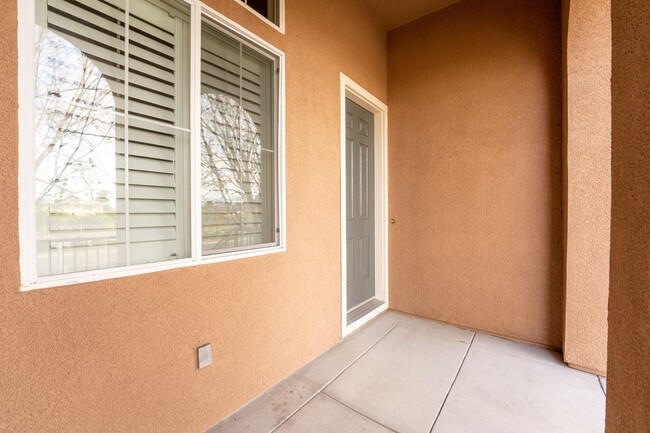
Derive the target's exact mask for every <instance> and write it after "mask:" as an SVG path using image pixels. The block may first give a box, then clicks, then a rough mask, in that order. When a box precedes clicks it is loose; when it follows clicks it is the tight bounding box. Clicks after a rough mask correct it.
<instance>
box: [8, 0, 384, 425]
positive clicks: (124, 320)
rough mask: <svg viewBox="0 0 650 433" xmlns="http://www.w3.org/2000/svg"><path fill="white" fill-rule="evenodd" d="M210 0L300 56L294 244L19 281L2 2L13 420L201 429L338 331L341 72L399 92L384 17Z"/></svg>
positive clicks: (291, 224)
mask: <svg viewBox="0 0 650 433" xmlns="http://www.w3.org/2000/svg"><path fill="white" fill-rule="evenodd" d="M21 1H23V0H21ZM208 3H209V4H210V5H212V6H213V7H215V8H216V9H217V10H219V11H222V12H223V13H224V14H226V15H227V16H229V17H231V18H233V19H235V20H236V21H238V22H240V23H242V24H243V25H245V26H246V27H248V28H250V29H251V30H253V31H255V32H256V33H258V34H259V35H260V36H262V37H263V38H265V39H267V40H268V41H270V42H271V43H273V44H274V45H276V46H277V47H279V48H280V49H283V50H284V51H285V53H286V56H287V104H286V105H287V130H288V132H287V215H288V233H287V236H288V240H287V246H288V251H287V253H286V254H280V255H273V256H265V257H260V258H253V259H246V260H242V261H235V262H230V263H225V264H218V265H209V266H201V267H196V268H188V269H180V270H174V271H168V272H161V273H155V274H150V275H146V276H141V277H134V278H125V279H120V280H114V281H105V282H100V283H94V284H85V285H80V286H74V287H61V288H57V289H48V290H43V291H35V292H30V293H19V292H18V290H19V284H20V280H19V278H20V277H19V264H18V252H19V245H18V207H17V205H18V199H17V196H18V183H17V182H18V177H17V175H18V139H17V127H18V117H17V107H18V105H17V104H18V101H17V45H16V44H17V40H16V32H17V30H16V25H17V22H16V16H17V2H16V1H5V2H3V13H2V14H1V16H0V24H1V25H0V32H2V44H0V76H2V77H3V78H2V80H0V100H1V101H2V103H1V104H0V112H1V117H0V129H1V130H2V134H0V191H2V193H1V194H2V212H0V227H2V231H1V232H0V242H1V243H2V246H3V247H2V248H1V249H0V348H1V349H0V431H3V432H5V431H6V432H90V431H93V432H104V431H105V432H147V433H149V432H154V431H155V432H170V433H178V432H196V433H201V432H203V431H205V430H206V429H207V428H209V427H210V426H212V425H213V424H215V423H216V422H218V421H219V420H220V419H222V418H223V417H225V416H226V415H228V414H229V413H230V412H232V411H233V410H235V409H237V408H238V407H240V406H241V405H242V404H244V403H246V402H247V401H248V400H250V399H251V398H253V397H255V396H256V395H258V394H259V393H260V392H262V391H264V390H265V389H266V388H268V387H270V386H271V385H273V384H274V383H276V382H277V381H279V380H280V379H282V378H283V377H285V376H286V375H288V374H290V373H291V372H292V371H294V370H295V369H296V368H298V367H299V366H301V365H302V364H304V363H306V362H307V361H309V360H310V359H312V358H314V357H315V356H316V355H318V354H319V353H321V352H323V351H324V350H326V349H328V348H329V347H330V346H332V345H333V344H334V343H336V342H337V341H338V339H339V336H340V331H341V330H340V323H341V319H340V316H341V311H340V308H341V305H340V300H341V293H340V278H341V273H340V268H341V263H340V150H339V149H340V145H339V143H340V133H339V131H340V128H339V119H340V114H339V111H340V108H339V107H340V101H339V97H340V93H339V72H340V71H343V72H344V73H345V74H347V75H348V76H350V77H351V78H353V79H354V80H356V81H357V82H359V83H360V84H362V85H363V86H365V87H366V88H367V89H368V90H370V91H371V92H373V93H374V94H375V95H376V96H377V97H379V98H380V99H382V100H384V101H385V100H386V92H387V90H386V42H385V41H386V35H385V32H384V31H383V30H381V28H380V26H379V25H377V24H376V23H374V22H373V21H371V20H370V19H369V18H366V17H367V14H366V13H365V12H364V10H363V8H362V7H361V6H358V3H357V2H351V1H347V0H334V1H330V2H321V1H317V0H287V1H286V7H287V12H286V20H287V33H286V36H283V35H281V34H280V33H279V32H277V31H275V30H273V29H272V28H270V27H269V26H267V25H265V24H263V23H262V21H260V20H259V19H258V18H256V17H254V16H253V15H251V14H250V13H249V12H247V11H246V10H245V9H244V8H242V7H241V6H239V5H237V4H236V2H235V1H234V0H211V1H208ZM25 103H29V102H28V101H25ZM206 342H211V343H212V344H213V349H214V352H215V360H214V364H213V365H212V366H211V367H210V368H208V369H206V370H202V371H198V370H197V369H196V354H195V348H196V347H197V346H198V345H200V344H201V343H206Z"/></svg>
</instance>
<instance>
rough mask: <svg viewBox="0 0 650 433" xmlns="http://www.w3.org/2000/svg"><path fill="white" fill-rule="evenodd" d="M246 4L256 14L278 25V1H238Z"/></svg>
mask: <svg viewBox="0 0 650 433" xmlns="http://www.w3.org/2000/svg"><path fill="white" fill-rule="evenodd" d="M239 1H242V2H244V3H245V4H247V5H248V6H249V7H251V8H252V9H253V10H255V11H256V12H257V13H259V14H260V15H262V16H263V17H265V18H266V19H268V20H269V21H271V22H272V23H273V24H275V25H278V26H279V25H280V10H279V9H280V8H279V2H278V0H239Z"/></svg>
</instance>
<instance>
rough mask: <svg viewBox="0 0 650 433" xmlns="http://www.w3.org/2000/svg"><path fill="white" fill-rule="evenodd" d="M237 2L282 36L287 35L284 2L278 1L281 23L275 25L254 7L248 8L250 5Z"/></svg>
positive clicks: (239, 0)
mask: <svg viewBox="0 0 650 433" xmlns="http://www.w3.org/2000/svg"><path fill="white" fill-rule="evenodd" d="M234 1H235V2H237V3H239V5H240V6H242V7H243V8H244V9H246V10H247V11H249V12H250V13H252V14H253V15H255V16H256V17H258V18H259V19H261V20H262V21H263V22H264V23H265V24H268V25H269V26H271V27H273V28H274V29H275V30H277V31H279V32H280V33H282V34H285V20H284V0H278V9H279V11H278V18H279V21H280V22H279V23H278V24H275V23H274V22H273V21H271V20H270V19H268V18H267V17H265V16H264V15H262V14H261V13H259V12H257V11H256V10H255V9H253V8H252V7H250V6H248V4H246V3H244V2H243V1H242V0H234Z"/></svg>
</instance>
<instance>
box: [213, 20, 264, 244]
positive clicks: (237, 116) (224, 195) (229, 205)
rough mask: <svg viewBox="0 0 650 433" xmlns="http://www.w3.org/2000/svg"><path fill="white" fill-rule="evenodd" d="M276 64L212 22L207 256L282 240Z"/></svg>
mask: <svg viewBox="0 0 650 433" xmlns="http://www.w3.org/2000/svg"><path fill="white" fill-rule="evenodd" d="M274 73H275V71H274V66H273V61H272V60H270V59H268V58H266V57H264V56H262V55H260V54H258V53H256V52H254V51H253V50H251V49H250V48H248V47H246V46H245V45H243V44H242V43H240V42H239V41H237V40H235V39H233V38H231V37H229V36H227V35H225V34H223V33H221V32H219V31H217V30H216V29H214V28H212V27H211V26H210V25H204V28H203V31H202V50H201V94H202V223H203V224H202V231H203V252H204V254H211V253H214V252H218V251H219V250H224V249H238V248H242V247H250V246H256V245H266V244H270V243H273V242H275V239H276V215H275V183H274V178H275V173H274V166H275V164H274V160H275V152H274V149H275V142H274V129H273V121H274V110H273V105H272V102H273V91H274V88H273V75H274Z"/></svg>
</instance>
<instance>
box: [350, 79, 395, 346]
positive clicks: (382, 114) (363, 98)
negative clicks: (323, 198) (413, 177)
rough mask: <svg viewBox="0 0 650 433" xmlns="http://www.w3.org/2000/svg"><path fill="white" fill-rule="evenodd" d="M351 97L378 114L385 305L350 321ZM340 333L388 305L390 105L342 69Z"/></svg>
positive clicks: (379, 257)
mask: <svg viewBox="0 0 650 433" xmlns="http://www.w3.org/2000/svg"><path fill="white" fill-rule="evenodd" d="M346 98H349V99H350V100H352V101H354V102H355V103H357V104H359V105H360V106H361V107H363V108H365V109H366V110H368V111H370V112H371V113H372V114H373V115H374V117H375V142H374V146H375V161H374V164H375V298H376V299H378V300H380V301H382V302H383V305H382V306H381V307H379V308H377V309H375V310H373V311H372V312H370V313H368V314H366V315H365V316H364V317H362V318H361V319H359V320H357V321H356V322H354V323H353V324H352V325H350V326H348V324H347V314H348V305H347V299H348V298H347V251H346V245H347V236H346V225H347V218H346V203H347V201H346V176H345V165H346V155H345V153H346V152H345V148H346V138H345V125H346V116H345V112H346V108H345V99H346ZM341 276H342V278H341V336H342V337H345V336H346V335H348V334H350V333H351V332H353V331H354V330H356V329H357V328H359V327H360V326H362V325H363V324H364V323H366V322H368V321H369V320H371V319H372V318H374V317H375V316H377V315H378V314H380V313H382V312H383V311H386V309H387V308H388V107H387V106H386V104H384V103H383V102H381V101H380V100H379V99H377V98H376V97H374V96H373V95H372V94H371V93H370V92H368V91H367V90H365V89H364V88H363V87H361V86H360V85H359V84H357V83H356V82H354V81H353V80H351V79H350V78H348V77H347V76H345V74H343V73H341Z"/></svg>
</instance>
